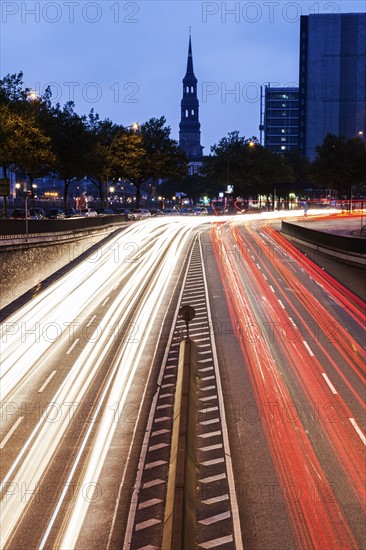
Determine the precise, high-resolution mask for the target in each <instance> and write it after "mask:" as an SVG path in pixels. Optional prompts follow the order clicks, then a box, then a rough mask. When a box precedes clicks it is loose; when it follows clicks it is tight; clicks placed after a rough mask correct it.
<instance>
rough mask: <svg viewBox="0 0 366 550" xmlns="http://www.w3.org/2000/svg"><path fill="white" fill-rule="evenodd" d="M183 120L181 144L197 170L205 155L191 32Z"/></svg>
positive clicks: (182, 109) (182, 106)
mask: <svg viewBox="0 0 366 550" xmlns="http://www.w3.org/2000/svg"><path fill="white" fill-rule="evenodd" d="M180 105H181V120H180V124H179V146H180V147H181V148H182V149H183V150H184V151H185V153H186V155H187V158H188V160H189V161H190V164H191V165H194V166H191V172H193V173H194V172H196V171H197V167H198V166H199V165H200V163H201V160H202V155H203V147H202V146H201V131H200V128H201V125H200V123H199V117H198V115H199V103H198V99H197V78H196V77H195V74H194V71H193V55H192V40H191V33H189V45H188V59H187V72H186V75H185V77H184V78H183V98H182V101H181V104H180Z"/></svg>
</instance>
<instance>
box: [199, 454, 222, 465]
mask: <svg viewBox="0 0 366 550" xmlns="http://www.w3.org/2000/svg"><path fill="white" fill-rule="evenodd" d="M224 460H225V459H224V457H223V456H221V457H220V458H213V459H212V460H205V461H204V462H201V466H214V465H215V464H221V462H224Z"/></svg>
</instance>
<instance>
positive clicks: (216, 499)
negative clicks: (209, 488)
mask: <svg viewBox="0 0 366 550" xmlns="http://www.w3.org/2000/svg"><path fill="white" fill-rule="evenodd" d="M224 500H229V495H228V494H227V493H226V494H225V495H220V496H218V497H212V498H208V499H207V500H203V501H202V503H203V504H216V503H217V502H224Z"/></svg>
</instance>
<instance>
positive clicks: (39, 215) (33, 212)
mask: <svg viewBox="0 0 366 550" xmlns="http://www.w3.org/2000/svg"><path fill="white" fill-rule="evenodd" d="M29 214H30V217H31V219H32V220H43V218H45V211H44V210H43V208H39V207H36V208H30V209H29Z"/></svg>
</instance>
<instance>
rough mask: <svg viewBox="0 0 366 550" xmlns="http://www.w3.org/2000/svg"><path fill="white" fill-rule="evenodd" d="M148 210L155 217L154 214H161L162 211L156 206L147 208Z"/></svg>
mask: <svg viewBox="0 0 366 550" xmlns="http://www.w3.org/2000/svg"><path fill="white" fill-rule="evenodd" d="M149 210H150V214H151V215H152V216H153V217H155V216H163V215H164V214H163V212H162V210H159V209H158V208H149Z"/></svg>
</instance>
